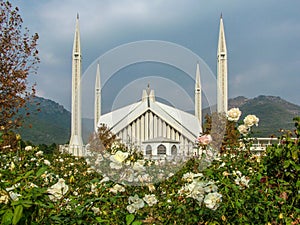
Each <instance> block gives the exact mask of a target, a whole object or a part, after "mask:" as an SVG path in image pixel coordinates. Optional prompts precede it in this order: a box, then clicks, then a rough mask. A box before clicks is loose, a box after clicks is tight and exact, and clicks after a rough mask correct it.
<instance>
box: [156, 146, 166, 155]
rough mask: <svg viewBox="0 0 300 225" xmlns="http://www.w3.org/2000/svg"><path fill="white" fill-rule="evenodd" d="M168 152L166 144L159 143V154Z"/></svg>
mask: <svg viewBox="0 0 300 225" xmlns="http://www.w3.org/2000/svg"><path fill="white" fill-rule="evenodd" d="M166 153H167V149H166V147H165V146H164V145H159V146H158V147H157V155H165V154H166Z"/></svg>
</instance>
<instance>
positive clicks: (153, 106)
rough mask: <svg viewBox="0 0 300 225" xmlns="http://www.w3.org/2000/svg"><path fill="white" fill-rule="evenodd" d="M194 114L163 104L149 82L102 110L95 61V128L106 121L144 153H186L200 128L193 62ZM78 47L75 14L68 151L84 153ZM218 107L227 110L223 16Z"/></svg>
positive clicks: (198, 83)
mask: <svg viewBox="0 0 300 225" xmlns="http://www.w3.org/2000/svg"><path fill="white" fill-rule="evenodd" d="M195 68H196V73H195V114H194V115H193V114H190V113H187V112H184V111H182V110H179V109H176V108H174V107H171V106H169V105H166V104H163V103H161V102H159V101H156V99H155V93H154V90H151V89H150V87H149V86H148V88H147V89H145V90H144V91H143V93H141V95H142V98H141V100H140V101H139V102H136V103H133V104H130V105H128V106H125V107H122V108H119V109H117V110H114V111H112V112H109V113H106V114H103V115H102V114H101V76H100V65H99V64H98V65H97V71H96V78H95V106H94V107H95V108H94V123H95V129H97V127H99V126H100V125H101V124H105V125H106V126H107V127H108V128H109V129H110V130H111V131H112V132H113V133H114V134H116V135H117V136H118V137H119V138H120V140H121V141H122V142H123V143H125V144H126V143H130V144H134V145H135V146H136V147H138V148H139V149H140V150H141V151H143V153H144V154H145V155H146V156H147V155H148V156H154V157H155V156H164V155H165V156H173V155H189V154H192V150H193V147H194V144H195V140H196V138H197V137H198V136H199V134H200V133H201V131H202V101H201V77H200V66H199V64H198V63H197V64H196V65H195ZM80 79H81V49H80V32H79V17H78V15H77V19H76V28H75V36H74V44H73V54H72V119H71V138H70V142H69V148H68V151H69V152H70V153H72V154H74V155H77V156H82V155H84V144H83V141H82V134H81V87H80ZM216 85H217V92H218V93H217V111H218V112H219V113H222V112H227V102H228V97H227V93H228V91H227V49H226V41H225V33H224V25H223V18H222V16H221V18H220V31H219V43H218V51H217V84H216Z"/></svg>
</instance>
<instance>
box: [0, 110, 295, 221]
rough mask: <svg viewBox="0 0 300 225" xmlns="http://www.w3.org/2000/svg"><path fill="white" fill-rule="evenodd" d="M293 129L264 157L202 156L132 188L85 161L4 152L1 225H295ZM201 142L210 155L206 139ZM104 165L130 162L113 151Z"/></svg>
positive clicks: (237, 152) (242, 153)
mask: <svg viewBox="0 0 300 225" xmlns="http://www.w3.org/2000/svg"><path fill="white" fill-rule="evenodd" d="M235 115H236V114H235ZM248 119H251V118H248ZM245 123H246V122H245ZM247 123H251V124H252V125H253V124H255V123H256V122H255V118H254V117H252V119H251V121H250V120H249V121H247ZM295 124H296V132H295V134H296V139H291V138H290V137H291V134H284V135H283V136H282V137H281V138H280V140H281V143H280V144H278V145H273V146H271V147H269V148H268V149H267V151H266V152H265V153H264V154H263V155H255V154H252V153H251V152H250V150H249V147H250V146H249V145H248V143H245V145H241V147H240V146H239V147H236V148H234V149H233V148H231V149H229V150H228V151H227V152H223V153H222V154H219V155H217V157H215V160H214V161H212V162H210V163H209V165H208V166H207V167H206V168H204V167H203V163H204V162H206V161H205V156H204V155H201V156H199V157H197V158H192V159H190V160H188V161H187V162H186V163H185V164H184V165H183V166H182V167H181V168H180V169H179V170H177V171H176V172H175V173H174V174H168V176H167V178H166V179H163V180H160V181H159V182H156V183H151V182H146V181H143V182H144V185H139V186H137V185H127V184H128V183H126V184H125V183H124V182H121V181H120V182H118V181H117V180H112V179H110V178H109V177H108V176H103V174H102V173H99V172H96V169H95V168H94V167H93V166H91V165H90V164H89V163H88V162H87V161H86V159H85V158H78V157H74V156H71V155H68V154H61V153H55V154H51V155H46V154H44V153H43V152H42V151H40V150H39V149H38V148H35V147H30V146H27V147H26V148H25V149H19V150H18V151H12V152H7V153H5V154H4V153H3V154H1V155H0V181H1V182H0V185H1V186H0V188H1V189H0V218H1V224H135V225H137V224H299V223H300V209H299V205H300V201H299V200H300V199H299V198H300V197H299V196H300V181H299V170H300V166H299V159H300V153H299V149H300V148H299V146H300V144H299V133H300V119H299V118H298V119H296V120H295ZM236 129H237V128H236ZM202 139H203V144H204V145H205V146H207V148H206V150H209V147H208V146H209V141H210V139H209V137H205V138H202ZM202 139H201V138H200V139H199V141H201V140H202ZM204 142H205V143H204ZM202 147H203V146H202ZM108 158H109V159H111V161H112V162H113V163H114V164H113V165H111V166H112V167H114V168H113V169H118V167H119V166H121V164H122V163H125V161H126V160H125V159H129V160H133V161H134V159H133V158H130V154H129V155H128V154H125V153H124V154H123V153H120V152H119V153H118V151H116V152H114V153H113V154H112V155H111V156H110V157H108ZM136 162H137V160H135V162H132V163H133V165H134V163H136ZM99 163H100V164H101V161H100V162H99ZM138 164H139V165H136V168H137V169H139V170H138V171H143V169H142V168H143V166H146V165H141V163H140V162H138ZM108 166H109V164H108ZM110 169H112V168H110Z"/></svg>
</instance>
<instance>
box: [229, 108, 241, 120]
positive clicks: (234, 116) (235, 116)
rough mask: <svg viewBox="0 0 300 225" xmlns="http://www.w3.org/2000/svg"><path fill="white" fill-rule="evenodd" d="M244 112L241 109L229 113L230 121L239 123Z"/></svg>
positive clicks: (233, 109)
mask: <svg viewBox="0 0 300 225" xmlns="http://www.w3.org/2000/svg"><path fill="white" fill-rule="evenodd" d="M241 114H242V112H241V111H240V110H239V108H232V109H230V110H229V111H228V112H227V118H228V120H229V121H234V122H237V121H238V120H239V118H240V116H241Z"/></svg>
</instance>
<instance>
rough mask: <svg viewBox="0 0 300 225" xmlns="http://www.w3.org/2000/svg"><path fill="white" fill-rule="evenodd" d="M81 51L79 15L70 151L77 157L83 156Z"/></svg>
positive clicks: (74, 53) (73, 70)
mask: <svg viewBox="0 0 300 225" xmlns="http://www.w3.org/2000/svg"><path fill="white" fill-rule="evenodd" d="M80 82H81V50H80V33H79V15H78V14H77V18H76V27H75V36H74V43H73V54H72V120H71V138H70V143H69V150H70V152H71V153H72V154H74V155H76V156H82V155H83V154H82V148H83V141H82V137H81V84H80Z"/></svg>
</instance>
